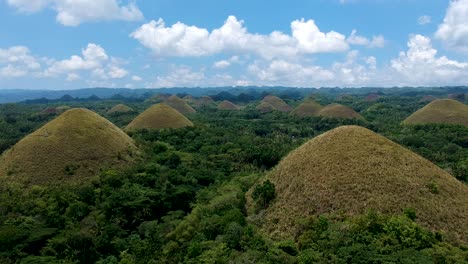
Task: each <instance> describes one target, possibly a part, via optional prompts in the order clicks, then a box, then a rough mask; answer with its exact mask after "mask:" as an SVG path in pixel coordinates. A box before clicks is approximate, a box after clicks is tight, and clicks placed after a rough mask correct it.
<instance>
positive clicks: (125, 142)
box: [0, 108, 136, 184]
mask: <svg viewBox="0 0 468 264" xmlns="http://www.w3.org/2000/svg"><path fill="white" fill-rule="evenodd" d="M135 155H136V147H135V145H134V143H133V140H132V139H131V138H130V137H129V136H128V135H127V134H125V133H124V132H123V131H122V130H120V129H119V128H118V127H116V126H115V125H114V124H112V123H111V122H109V121H108V120H106V119H105V118H103V117H101V116H99V115H98V114H96V113H94V112H92V111H90V110H87V109H81V108H77V109H71V110H68V111H66V112H65V113H63V114H61V115H60V116H59V117H57V118H56V119H54V120H52V121H51V122H49V123H47V124H46V125H44V126H43V127H41V128H39V129H38V130H37V131H35V132H34V133H32V134H30V135H28V136H26V137H25V138H23V139H22V140H21V141H19V142H18V143H17V144H16V145H15V146H13V147H12V148H11V149H10V150H8V151H6V152H5V153H4V155H3V156H2V157H1V158H0V176H1V177H2V178H6V179H7V180H13V181H16V180H18V181H21V182H23V183H26V184H29V183H31V184H52V183H58V182H63V181H70V182H74V181H80V180H83V179H84V178H85V177H87V176H95V175H96V174H97V173H99V171H100V169H102V168H105V167H108V166H114V165H123V164H125V163H127V162H128V161H131V160H133V157H134V156H135Z"/></svg>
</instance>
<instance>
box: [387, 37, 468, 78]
mask: <svg viewBox="0 0 468 264" xmlns="http://www.w3.org/2000/svg"><path fill="white" fill-rule="evenodd" d="M391 67H392V68H393V69H394V70H395V71H396V72H397V73H398V76H396V78H394V81H397V80H402V81H403V82H404V84H406V85H451V84H460V83H466V82H467V81H468V63H465V62H458V61H455V60H450V59H448V58H447V57H446V56H440V57H438V56H437V50H436V49H435V48H433V47H432V44H431V39H430V38H428V37H425V36H422V35H414V36H411V37H410V39H409V41H408V50H407V51H406V52H400V55H399V57H398V58H397V59H394V60H392V61H391Z"/></svg>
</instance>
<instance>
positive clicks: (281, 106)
mask: <svg viewBox="0 0 468 264" xmlns="http://www.w3.org/2000/svg"><path fill="white" fill-rule="evenodd" d="M262 102H266V103H269V104H270V105H272V106H273V107H274V108H275V110H277V111H281V112H289V111H291V110H292V109H291V107H290V106H289V105H288V104H286V103H285V102H284V101H283V100H282V99H281V98H279V97H276V96H273V95H267V96H265V98H263V100H262Z"/></svg>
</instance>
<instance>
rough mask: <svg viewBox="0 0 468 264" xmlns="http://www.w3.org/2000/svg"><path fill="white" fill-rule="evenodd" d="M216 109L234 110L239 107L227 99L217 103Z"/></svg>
mask: <svg viewBox="0 0 468 264" xmlns="http://www.w3.org/2000/svg"><path fill="white" fill-rule="evenodd" d="M218 109H219V110H228V111H235V110H239V107H238V106H237V105H235V104H234V103H232V102H230V101H228V100H224V101H222V102H221V103H219V105H218Z"/></svg>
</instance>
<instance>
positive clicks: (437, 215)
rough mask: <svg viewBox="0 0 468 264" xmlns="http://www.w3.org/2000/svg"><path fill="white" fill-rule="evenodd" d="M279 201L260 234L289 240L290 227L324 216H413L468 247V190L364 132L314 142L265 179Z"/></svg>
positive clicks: (354, 129)
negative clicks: (410, 212) (408, 210)
mask: <svg viewBox="0 0 468 264" xmlns="http://www.w3.org/2000/svg"><path fill="white" fill-rule="evenodd" d="M266 179H269V180H270V181H271V182H272V183H274V184H275V188H276V193H277V196H276V198H275V200H274V201H273V202H272V204H271V205H270V207H269V208H268V209H267V210H266V212H265V224H264V227H263V228H264V230H265V231H267V232H268V233H270V234H271V235H273V236H277V237H283V238H284V237H288V236H291V235H292V234H293V233H294V232H291V231H293V230H295V228H296V222H295V221H296V220H297V219H300V218H303V217H307V216H311V215H318V214H323V213H333V212H341V213H344V214H347V215H353V214H361V213H365V212H366V211H367V210H370V209H374V210H376V211H379V212H383V213H398V214H400V213H402V212H403V210H404V209H406V208H412V209H414V210H416V214H417V219H416V221H417V222H419V223H420V224H422V225H423V226H426V227H428V228H430V229H431V230H443V231H445V232H449V233H452V234H455V235H456V236H458V237H459V238H461V239H463V240H464V241H468V229H467V228H466V227H467V226H468V187H467V186H465V185H464V184H462V183H461V182H459V181H458V180H456V179H455V178H454V177H453V176H451V175H450V174H448V173H447V172H445V171H444V170H442V169H440V168H439V167H437V166H436V165H434V164H432V163H431V162H429V161H428V160H426V159H424V158H422V157H421V156H419V155H417V154H415V153H413V152H411V151H410V150H408V149H406V148H404V147H401V146H400V145H398V144H396V143H394V142H392V141H390V140H388V139H386V138H384V137H382V136H380V135H378V134H376V133H374V132H372V131H370V130H368V129H366V128H362V127H358V126H342V127H339V128H336V129H333V130H331V131H328V132H326V133H324V134H322V135H320V136H317V137H315V138H313V139H311V140H309V141H308V142H306V143H305V144H303V145H302V146H301V147H299V148H297V149H296V150H294V151H292V152H291V153H290V154H289V155H287V157H285V158H284V159H283V160H282V161H281V162H280V163H279V164H278V166H277V167H276V168H275V169H273V170H272V171H271V172H270V173H269V174H267V176H266Z"/></svg>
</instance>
